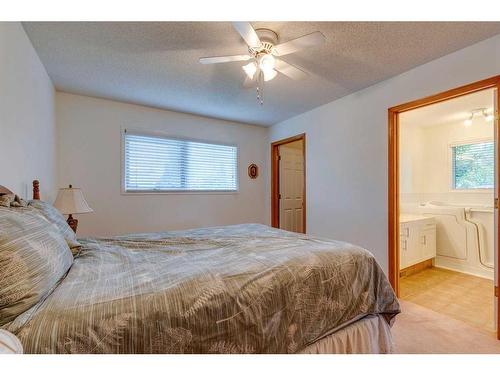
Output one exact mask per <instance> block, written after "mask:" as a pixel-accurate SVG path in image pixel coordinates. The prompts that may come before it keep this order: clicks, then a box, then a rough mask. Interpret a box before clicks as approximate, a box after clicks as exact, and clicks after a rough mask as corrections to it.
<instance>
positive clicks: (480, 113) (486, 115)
mask: <svg viewBox="0 0 500 375" xmlns="http://www.w3.org/2000/svg"><path fill="white" fill-rule="evenodd" d="M477 116H483V117H484V119H485V120H486V121H487V122H491V121H493V118H494V116H493V114H492V113H489V111H488V109H487V108H477V109H473V110H472V111H470V116H469V118H468V119H466V120H465V121H464V125H465V126H471V125H472V120H473V119H474V117H477Z"/></svg>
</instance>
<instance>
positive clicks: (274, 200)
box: [271, 133, 307, 233]
mask: <svg viewBox="0 0 500 375" xmlns="http://www.w3.org/2000/svg"><path fill="white" fill-rule="evenodd" d="M300 140H301V141H302V153H303V155H304V191H303V192H304V193H303V198H302V202H303V205H304V208H303V210H302V221H303V229H304V233H306V211H307V209H306V207H307V205H306V133H302V134H297V135H294V136H293V137H289V138H285V139H281V140H279V141H276V142H273V143H271V225H272V226H273V227H274V228H279V227H280V200H279V194H280V180H279V146H282V145H285V144H287V143H292V142H295V141H300Z"/></svg>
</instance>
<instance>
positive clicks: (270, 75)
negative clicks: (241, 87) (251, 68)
mask: <svg viewBox="0 0 500 375" xmlns="http://www.w3.org/2000/svg"><path fill="white" fill-rule="evenodd" d="M262 72H263V73H264V81H265V82H267V81H270V80H272V79H273V78H274V77H276V75H277V74H278V72H277V71H276V70H274V69H271V70H262Z"/></svg>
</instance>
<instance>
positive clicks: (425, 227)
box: [399, 215, 436, 269]
mask: <svg viewBox="0 0 500 375" xmlns="http://www.w3.org/2000/svg"><path fill="white" fill-rule="evenodd" d="M399 235H400V247H399V248H400V256H399V259H400V265H399V267H400V269H404V268H407V267H410V266H413V265H414V264H417V263H420V262H423V261H425V260H428V259H432V258H435V257H436V222H435V220H434V218H433V217H425V216H419V215H401V217H400V227H399Z"/></svg>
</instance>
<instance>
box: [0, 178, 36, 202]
mask: <svg viewBox="0 0 500 375" xmlns="http://www.w3.org/2000/svg"><path fill="white" fill-rule="evenodd" d="M4 194H14V193H13V192H12V191H10V190H9V189H7V188H6V187H5V186H2V185H0V195H4ZM33 199H37V200H39V199H40V182H39V181H38V180H33Z"/></svg>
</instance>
